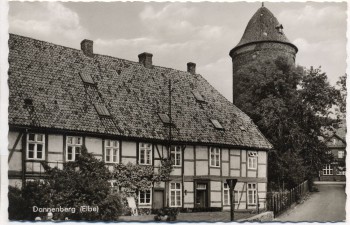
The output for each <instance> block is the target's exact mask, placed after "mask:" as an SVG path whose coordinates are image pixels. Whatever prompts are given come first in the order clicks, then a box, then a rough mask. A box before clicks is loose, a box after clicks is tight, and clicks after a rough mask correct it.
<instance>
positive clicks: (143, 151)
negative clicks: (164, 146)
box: [139, 143, 152, 165]
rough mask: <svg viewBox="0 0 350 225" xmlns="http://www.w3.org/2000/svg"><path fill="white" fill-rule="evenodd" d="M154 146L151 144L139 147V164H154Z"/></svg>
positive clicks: (141, 144) (143, 144) (142, 144)
mask: <svg viewBox="0 0 350 225" xmlns="http://www.w3.org/2000/svg"><path fill="white" fill-rule="evenodd" d="M151 159H152V145H151V144H149V143H140V145H139V164H140V165H151V164H152V161H151Z"/></svg>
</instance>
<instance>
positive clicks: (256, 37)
mask: <svg viewBox="0 0 350 225" xmlns="http://www.w3.org/2000/svg"><path fill="white" fill-rule="evenodd" d="M254 42H280V43H285V44H288V45H291V46H292V47H294V48H295V49H296V51H297V50H298V49H297V47H296V46H295V45H293V44H292V43H291V42H290V41H289V40H288V38H287V37H286V36H285V35H284V33H283V26H282V25H281V24H280V23H279V22H278V20H277V18H276V17H275V16H274V15H273V14H272V13H271V11H270V10H268V9H267V8H266V7H264V6H262V7H261V8H259V9H258V11H257V12H256V13H255V14H254V16H253V17H252V18H251V19H250V21H249V23H248V25H247V27H246V29H245V31H244V34H243V36H242V39H241V41H240V42H239V43H238V44H237V45H236V47H234V48H233V49H232V51H234V50H235V49H237V48H239V47H241V46H243V45H247V44H249V43H254Z"/></svg>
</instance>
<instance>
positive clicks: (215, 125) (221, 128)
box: [210, 119, 224, 130]
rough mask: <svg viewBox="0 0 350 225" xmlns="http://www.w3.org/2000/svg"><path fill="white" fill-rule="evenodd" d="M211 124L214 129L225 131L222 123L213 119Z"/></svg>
mask: <svg viewBox="0 0 350 225" xmlns="http://www.w3.org/2000/svg"><path fill="white" fill-rule="evenodd" d="M210 121H211V123H212V124H213V125H214V127H215V128H216V129H218V130H223V129H224V127H223V126H222V125H221V123H220V122H219V121H218V120H215V119H211V120H210Z"/></svg>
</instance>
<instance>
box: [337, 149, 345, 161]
mask: <svg viewBox="0 0 350 225" xmlns="http://www.w3.org/2000/svg"><path fill="white" fill-rule="evenodd" d="M338 158H339V159H342V158H344V151H342V150H339V151H338Z"/></svg>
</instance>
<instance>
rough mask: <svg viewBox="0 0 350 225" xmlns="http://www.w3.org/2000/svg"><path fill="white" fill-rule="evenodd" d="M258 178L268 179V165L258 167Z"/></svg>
mask: <svg viewBox="0 0 350 225" xmlns="http://www.w3.org/2000/svg"><path fill="white" fill-rule="evenodd" d="M258 177H266V165H258Z"/></svg>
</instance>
